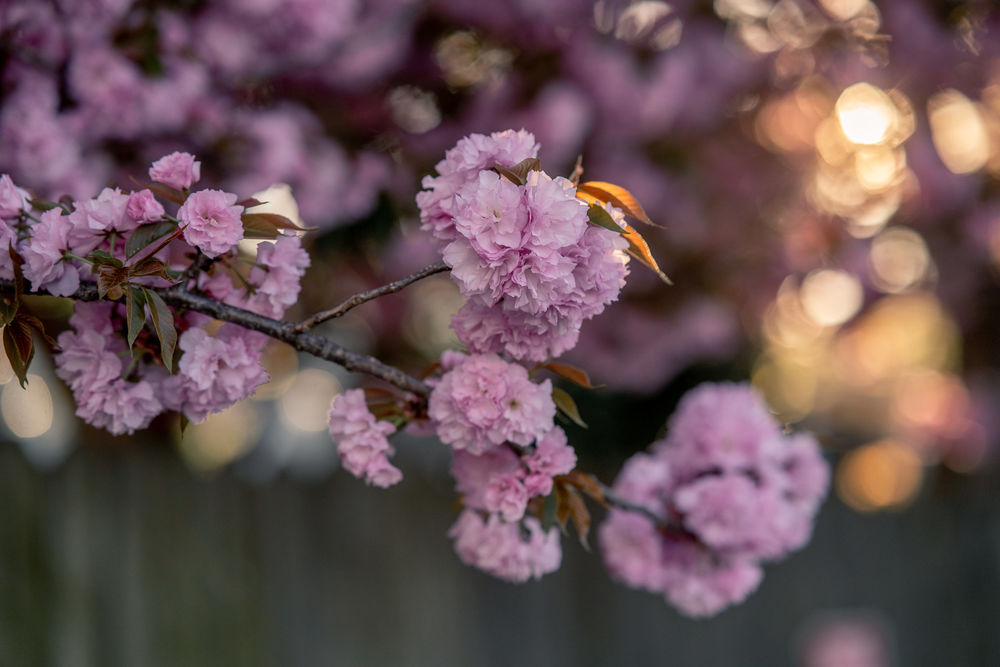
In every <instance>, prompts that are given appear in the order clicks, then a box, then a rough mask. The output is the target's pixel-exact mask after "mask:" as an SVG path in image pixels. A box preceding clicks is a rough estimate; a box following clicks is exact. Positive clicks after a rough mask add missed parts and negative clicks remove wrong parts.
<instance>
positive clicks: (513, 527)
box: [448, 509, 562, 583]
mask: <svg viewBox="0 0 1000 667" xmlns="http://www.w3.org/2000/svg"><path fill="white" fill-rule="evenodd" d="M448 534H449V535H450V536H451V537H452V538H453V539H454V540H455V551H456V552H457V553H458V557H459V558H460V559H461V560H462V562H463V563H465V564H466V565H472V566H473V567H476V568H479V569H480V570H483V571H484V572H488V573H489V574H492V575H493V576H495V577H499V578H501V579H506V580H507V581H511V582H515V583H520V582H525V581H528V580H529V579H538V578H540V577H542V576H543V575H545V574H548V573H549V572H554V571H555V570H557V569H559V565H560V563H561V562H562V549H561V548H560V546H559V529H558V528H556V527H554V526H553V527H552V528H550V529H549V530H548V531H545V530H543V529H542V525H541V523H540V522H539V521H538V519H535V518H534V517H527V518H525V519H523V520H522V521H520V522H514V523H507V522H505V521H503V520H502V519H501V518H500V517H499V516H498V515H496V514H489V515H487V517H486V518H485V519H484V518H483V517H482V516H481V515H480V513H479V512H477V511H476V510H471V509H467V510H464V511H463V512H462V514H461V515H459V517H458V521H456V522H455V524H454V525H453V526H452V527H451V530H450V531H449V532H448Z"/></svg>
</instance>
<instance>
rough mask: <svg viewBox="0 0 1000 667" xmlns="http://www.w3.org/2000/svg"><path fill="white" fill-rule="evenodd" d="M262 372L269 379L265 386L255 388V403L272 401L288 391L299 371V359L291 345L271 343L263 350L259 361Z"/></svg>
mask: <svg viewBox="0 0 1000 667" xmlns="http://www.w3.org/2000/svg"><path fill="white" fill-rule="evenodd" d="M261 365H262V366H263V367H264V370H265V371H267V375H268V377H269V378H270V380H268V381H267V382H266V383H265V384H263V385H261V386H259V387H257V391H256V393H254V395H253V400H255V401H273V400H275V399H277V398H279V397H280V396H281V395H282V394H284V393H285V392H286V391H288V387H290V386H291V384H292V380H293V379H294V377H295V372H296V371H297V370H299V357H298V353H297V352H296V351H295V348H293V347H292V346H291V345H287V344H285V343H279V342H277V341H271V342H270V343H268V345H267V347H266V348H264V358H263V360H262V361H261Z"/></svg>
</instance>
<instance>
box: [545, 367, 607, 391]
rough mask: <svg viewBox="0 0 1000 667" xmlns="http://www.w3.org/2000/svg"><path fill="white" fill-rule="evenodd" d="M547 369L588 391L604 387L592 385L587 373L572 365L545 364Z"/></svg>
mask: <svg viewBox="0 0 1000 667" xmlns="http://www.w3.org/2000/svg"><path fill="white" fill-rule="evenodd" d="M545 368H548V369H549V370H550V371H552V372H553V373H555V374H556V375H561V376H562V377H564V378H566V379H567V380H569V381H570V382H575V383H576V384H578V385H580V386H581V387H585V388H586V389H598V388H599V387H603V386H604V385H597V386H595V385H593V384H591V383H590V376H588V375H587V371H585V370H583V369H582V368H577V367H576V366H573V365H572V364H563V363H559V362H558V361H550V362H549V363H547V364H545Z"/></svg>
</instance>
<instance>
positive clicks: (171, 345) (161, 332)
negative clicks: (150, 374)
mask: <svg viewBox="0 0 1000 667" xmlns="http://www.w3.org/2000/svg"><path fill="white" fill-rule="evenodd" d="M142 293H143V295H144V296H145V297H146V304H147V305H148V306H149V315H150V317H151V318H152V320H153V328H154V329H155V330H156V337H157V338H159V339H160V359H162V360H163V365H164V366H166V367H167V371H169V372H171V373H173V364H174V351H175V350H176V349H177V329H176V328H175V327H174V314H173V312H172V311H171V310H170V306H168V305H167V304H166V302H165V301H164V300H163V298H162V297H161V296H160V295H159V294H157V293H156V292H154V291H153V290H150V289H146V288H145V287H144V288H142Z"/></svg>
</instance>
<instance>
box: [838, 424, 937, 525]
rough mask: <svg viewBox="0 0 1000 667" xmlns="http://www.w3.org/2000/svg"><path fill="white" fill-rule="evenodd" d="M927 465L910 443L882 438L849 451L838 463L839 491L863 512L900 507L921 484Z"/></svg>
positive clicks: (843, 497)
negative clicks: (924, 464) (924, 467)
mask: <svg viewBox="0 0 1000 667" xmlns="http://www.w3.org/2000/svg"><path fill="white" fill-rule="evenodd" d="M922 477H923V466H922V464H921V462H920V457H919V456H917V454H916V453H915V452H914V451H913V450H912V449H910V448H909V447H908V446H906V445H904V444H901V443H899V442H896V441H894V440H880V441H878V442H873V443H871V444H868V445H864V446H863V447H859V448H858V449H855V450H854V451H852V452H850V453H848V454H847V455H846V456H845V457H844V458H843V460H842V461H841V462H840V465H838V466H837V476H836V485H837V495H839V496H840V498H841V500H843V501H844V502H845V503H847V504H848V505H850V506H851V507H853V508H854V509H856V510H858V511H860V512H872V511H875V510H887V509H898V508H901V507H903V506H905V505H906V504H908V503H909V502H911V501H912V500H913V498H914V497H915V496H916V494H917V491H918V490H919V488H920V482H921V479H922Z"/></svg>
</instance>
